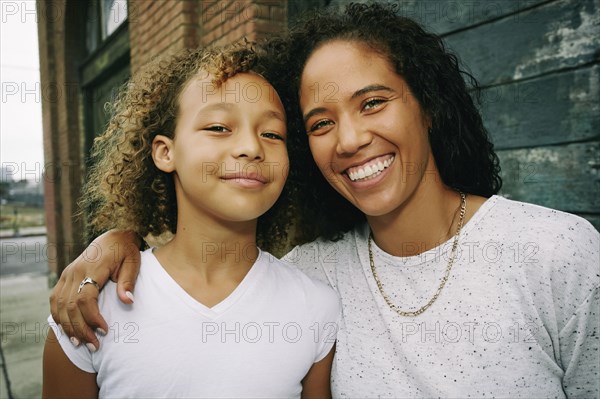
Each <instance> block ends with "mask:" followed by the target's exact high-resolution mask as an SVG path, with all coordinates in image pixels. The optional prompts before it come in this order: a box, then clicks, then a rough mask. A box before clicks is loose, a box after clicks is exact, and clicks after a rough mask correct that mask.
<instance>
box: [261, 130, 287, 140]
mask: <svg viewBox="0 0 600 399" xmlns="http://www.w3.org/2000/svg"><path fill="white" fill-rule="evenodd" d="M261 136H263V137H266V138H268V139H273V140H281V141H285V139H284V138H283V136H282V135H280V134H277V133H273V132H265V133H263V134H262V135H261Z"/></svg>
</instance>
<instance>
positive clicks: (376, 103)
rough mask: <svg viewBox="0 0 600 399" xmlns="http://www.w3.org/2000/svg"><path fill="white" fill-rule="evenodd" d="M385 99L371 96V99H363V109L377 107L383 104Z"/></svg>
mask: <svg viewBox="0 0 600 399" xmlns="http://www.w3.org/2000/svg"><path fill="white" fill-rule="evenodd" d="M385 101H386V100H384V99H382V98H371V99H369V100H367V101H365V103H364V105H363V110H365V111H368V110H371V109H373V108H377V107H378V106H379V105H381V104H383V103H384V102H385Z"/></svg>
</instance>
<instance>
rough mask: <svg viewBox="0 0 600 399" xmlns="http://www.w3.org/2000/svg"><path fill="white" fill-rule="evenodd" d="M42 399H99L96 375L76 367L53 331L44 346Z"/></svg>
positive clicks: (50, 331)
mask: <svg viewBox="0 0 600 399" xmlns="http://www.w3.org/2000/svg"><path fill="white" fill-rule="evenodd" d="M43 368H44V383H43V387H42V398H44V399H46V398H97V397H98V385H97V384H96V374H92V373H86V372H85V371H83V370H81V369H79V368H78V367H77V366H75V365H74V364H73V363H71V361H70V360H69V358H68V357H67V355H65V352H64V351H63V350H62V348H61V346H60V344H59V343H58V338H56V335H55V334H54V331H53V330H52V329H49V330H48V336H47V337H46V345H45V346H44V367H43Z"/></svg>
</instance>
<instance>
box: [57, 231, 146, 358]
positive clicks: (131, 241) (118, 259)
mask: <svg viewBox="0 0 600 399" xmlns="http://www.w3.org/2000/svg"><path fill="white" fill-rule="evenodd" d="M138 241H139V237H137V236H136V235H135V234H134V233H132V232H123V231H111V232H107V233H105V234H103V235H101V236H100V237H98V238H97V239H96V240H94V242H93V243H92V244H90V246H89V247H88V248H86V250H85V251H84V252H83V254H81V255H80V256H79V257H78V258H77V259H75V261H73V262H72V263H71V264H70V265H69V266H67V267H66V268H65V270H64V271H63V273H62V274H61V277H60V279H59V282H58V284H57V285H56V287H55V288H54V289H53V290H52V293H51V296H50V312H51V313H52V317H53V318H54V320H55V321H56V322H57V323H58V324H59V325H60V326H61V327H62V329H63V331H64V332H65V334H67V336H69V337H70V338H71V342H72V343H73V344H74V345H76V346H78V345H80V344H82V343H87V344H88V345H87V346H88V348H89V349H90V350H92V351H94V350H97V349H98V348H99V341H98V338H97V336H96V334H95V333H94V332H95V331H96V332H99V333H100V334H102V333H104V334H106V332H107V331H108V324H107V323H106V320H104V318H103V317H102V315H101V314H100V310H99V308H98V295H99V290H98V288H97V287H96V286H95V285H94V284H85V285H83V286H81V290H79V288H80V284H81V282H82V281H83V280H84V279H85V278H87V277H89V278H91V279H92V280H94V281H95V282H96V283H97V284H98V286H99V287H100V288H102V287H103V286H104V285H105V284H106V282H107V281H108V279H109V277H114V278H116V277H117V276H118V274H119V269H120V267H121V263H122V261H123V259H130V260H129V261H128V262H126V263H127V266H126V267H124V269H123V270H124V271H123V276H124V278H123V279H121V278H119V279H120V280H121V281H120V283H119V284H120V287H121V290H122V294H123V295H119V296H121V298H123V297H124V298H126V299H127V301H124V302H125V303H131V302H133V301H132V299H130V298H129V297H131V298H132V295H131V294H129V295H127V294H126V292H125V291H133V286H134V281H135V278H136V277H137V273H138V271H139V263H140V253H139V250H138V246H137V245H136V244H138ZM119 248H127V249H128V250H127V251H118V249H119Z"/></svg>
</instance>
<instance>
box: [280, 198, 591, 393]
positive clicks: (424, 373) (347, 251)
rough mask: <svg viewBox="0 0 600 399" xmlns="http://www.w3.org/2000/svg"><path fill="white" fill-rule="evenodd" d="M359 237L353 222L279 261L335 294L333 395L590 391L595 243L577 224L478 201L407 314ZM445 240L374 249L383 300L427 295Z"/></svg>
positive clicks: (526, 208)
mask: <svg viewBox="0 0 600 399" xmlns="http://www.w3.org/2000/svg"><path fill="white" fill-rule="evenodd" d="M368 233H369V230H368V226H362V227H360V228H357V229H355V230H353V231H350V232H348V233H347V234H346V235H345V236H344V237H343V239H342V240H340V241H337V242H327V241H316V242H312V243H309V244H306V245H303V246H300V247H296V248H295V249H294V250H293V251H292V252H290V253H289V254H288V255H286V257H285V258H284V259H285V260H287V261H288V262H292V263H294V264H296V265H298V266H299V267H300V268H301V269H302V270H303V271H304V272H306V273H307V274H309V275H310V276H312V277H315V278H319V279H321V280H323V281H326V282H328V283H329V284H330V285H331V286H332V287H333V288H335V289H336V290H337V291H338V292H339V294H340V296H341V298H342V315H343V318H342V323H341V326H340V330H339V331H338V342H337V350H336V357H335V363H334V369H333V375H332V388H333V393H334V396H335V397H349V398H358V397H360V398H374V397H394V398H404V397H411V398H412V397H453V398H467V397H478V398H482V397H503V398H509V397H510V398H554V397H558V398H562V397H586V398H588V397H598V394H599V384H598V374H599V362H600V358H599V332H598V325H599V316H598V313H599V303H600V300H599V292H598V287H599V285H600V284H599V281H600V278H599V268H600V255H599V247H600V244H599V234H598V232H597V231H596V230H595V229H594V227H593V226H592V225H591V224H590V223H588V222H587V221H586V220H584V219H582V218H579V217H577V216H574V215H570V214H567V213H563V212H559V211H555V210H551V209H548V208H543V207H540V206H536V205H531V204H526V203H521V202H516V201H511V200H508V199H505V198H502V197H498V196H494V197H492V198H490V199H489V200H487V201H486V202H485V203H484V204H483V205H482V206H481V208H480V209H479V210H478V211H477V213H476V214H475V215H474V216H473V218H472V219H471V220H470V221H469V223H467V224H466V225H465V226H464V228H463V230H462V232H461V235H460V241H459V250H458V252H457V259H456V262H455V263H454V267H453V269H452V271H451V274H450V277H449V280H448V282H447V284H446V286H445V288H444V289H443V291H442V292H441V294H440V296H439V298H438V299H437V301H436V302H435V303H434V304H433V305H432V306H431V307H430V308H429V309H428V310H427V311H425V312H424V313H423V314H421V315H419V316H417V317H401V316H399V315H398V314H396V313H395V312H394V311H393V310H391V309H390V308H389V306H388V305H387V304H386V303H385V301H384V299H383V297H382V295H381V294H380V292H379V290H378V288H377V285H376V284H375V281H374V279H373V274H372V272H371V268H370V265H369V256H368V249H367V238H368ZM411 245H419V244H418V243H414V244H411ZM451 245H452V240H450V241H448V242H447V243H445V244H443V245H441V246H440V247H437V248H434V249H431V250H429V251H426V252H424V253H422V254H420V255H417V256H412V257H402V258H401V257H394V256H391V255H389V254H387V253H385V252H383V251H382V250H381V249H379V248H378V247H377V246H376V245H374V246H373V251H374V257H375V265H376V268H377V271H378V275H379V277H380V280H381V281H382V283H383V284H384V289H385V291H386V293H387V295H388V296H389V297H390V298H391V300H392V301H393V303H395V304H396V305H397V306H398V307H400V308H401V309H404V310H415V309H418V308H420V307H421V306H422V305H424V304H425V303H427V301H428V300H429V299H430V298H431V297H432V295H433V294H434V292H435V290H436V289H437V287H438V285H439V282H440V280H441V278H442V276H443V274H444V270H445V268H446V265H447V262H448V256H449V255H450V248H451Z"/></svg>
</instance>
